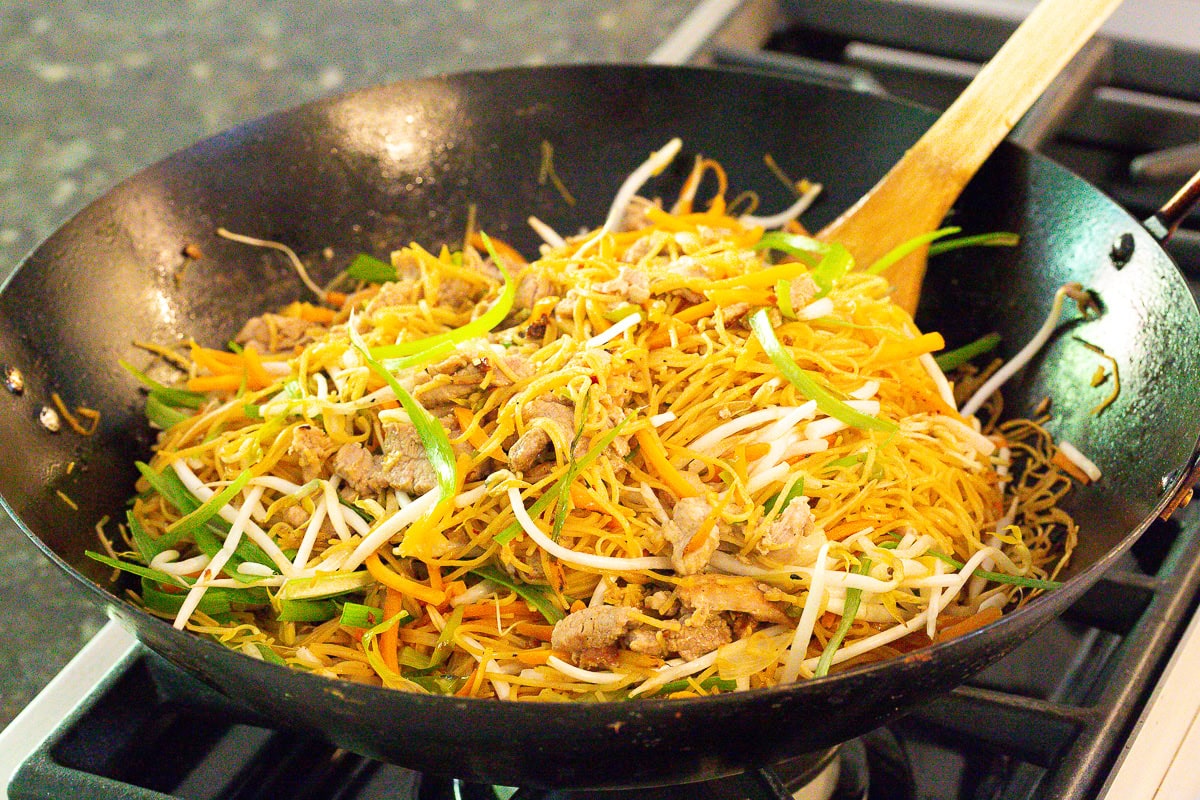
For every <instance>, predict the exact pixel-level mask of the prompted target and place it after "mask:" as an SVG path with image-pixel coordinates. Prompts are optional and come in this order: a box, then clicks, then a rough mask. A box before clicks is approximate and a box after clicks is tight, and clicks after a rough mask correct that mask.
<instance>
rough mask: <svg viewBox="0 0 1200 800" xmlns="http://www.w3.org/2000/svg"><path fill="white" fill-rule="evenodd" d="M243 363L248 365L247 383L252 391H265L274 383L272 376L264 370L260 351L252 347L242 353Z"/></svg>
mask: <svg viewBox="0 0 1200 800" xmlns="http://www.w3.org/2000/svg"><path fill="white" fill-rule="evenodd" d="M242 363H244V364H245V365H246V383H247V384H248V385H249V386H250V388H251V389H265V388H267V387H268V386H270V385H271V384H272V383H274V381H272V380H271V376H270V375H269V374H267V371H266V370H265V369H263V364H262V359H261V358H259V356H258V350H257V349H256V348H255V347H253V346H252V345H251V346H247V347H246V349H245V350H243V351H242Z"/></svg>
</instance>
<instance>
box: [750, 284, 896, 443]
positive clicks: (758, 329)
mask: <svg viewBox="0 0 1200 800" xmlns="http://www.w3.org/2000/svg"><path fill="white" fill-rule="evenodd" d="M750 328H751V330H753V331H754V335H755V336H757V337H758V341H759V343H760V344H761V345H762V348H763V351H764V352H766V354H767V357H768V358H770V359H771V363H773V364H774V365H775V368H776V369H778V370H779V371H780V373H782V374H783V377H785V378H787V379H788V381H789V382H790V383H791V384H792V385H793V386H795V387H796V389H797V390H798V391H799V392H800V393H801V394H802V395H804V396H805V397H807V398H809V399H810V400H814V401H816V404H817V408H819V409H821V411H823V412H825V413H826V414H828V415H829V416H831V417H833V418H834V419H839V420H841V421H842V422H844V423H846V424H847V425H851V426H853V427H855V428H870V429H871V430H876V431H887V432H892V431H895V430H896V429H897V428H896V425H895V424H893V423H891V422H888V421H886V420H882V419H879V418H877V417H871V416H868V415H866V414H863V413H861V412H859V411H855V410H854V409H853V408H851V407H850V406H848V405H846V404H845V403H843V402H842V401H841V400H839V399H837V398H836V397H834V396H833V394H832V393H831V392H830V391H829V390H828V389H826V388H824V387H823V386H821V385H820V384H819V383H817V381H816V379H815V378H813V377H812V376H811V375H809V374H808V373H807V372H805V371H804V370H803V369H802V368H801V367H800V366H799V365H798V364H797V363H796V362H795V361H793V360H792V357H791V356H790V355H788V352H787V350H785V349H784V348H783V345H782V344H780V343H779V339H777V338H776V337H775V331H774V330H773V329H772V328H771V321H770V320H769V319H768V318H767V310H766V309H765V308H760V309H758V310H757V311H755V312H754V313H753V314H751V315H750Z"/></svg>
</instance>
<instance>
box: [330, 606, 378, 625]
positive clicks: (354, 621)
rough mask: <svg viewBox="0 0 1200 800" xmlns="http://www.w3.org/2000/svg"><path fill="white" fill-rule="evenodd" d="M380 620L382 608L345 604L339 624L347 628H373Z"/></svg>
mask: <svg viewBox="0 0 1200 800" xmlns="http://www.w3.org/2000/svg"><path fill="white" fill-rule="evenodd" d="M382 620H383V609H382V608H376V607H375V606H365V605H363V604H362V603H346V604H345V605H343V606H342V618H341V619H340V620H339V624H341V625H343V626H345V627H347V628H373V627H375V626H376V625H378V624H379V623H380V622H381V621H382Z"/></svg>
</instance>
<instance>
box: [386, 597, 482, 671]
mask: <svg viewBox="0 0 1200 800" xmlns="http://www.w3.org/2000/svg"><path fill="white" fill-rule="evenodd" d="M465 610H466V606H459V607H458V608H456V609H454V610H453V611H452V612H450V616H448V617H446V625H445V627H443V628H442V632H441V633H440V634H438V638H437V641H436V642H435V643H434V645H433V652H432V653H430V654H429V655H428V656H425V655H422V654H421V653H418V652H417V651H416V650H414V649H413V648H411V647H405V648H404V649H403V650H401V651H400V656H399V659H398V660H399V661H400V663H401V664H403V665H404V666H406V667H411V668H413V669H419V670H430V669H434V668H435V667H440V666H441V665H442V664H443V663H445V661H446V659H447V658H449V657H450V653H451V651H453V650H454V634H455V633H456V632H457V631H458V626H459V625H461V624H462V619H463V612H464V611H465Z"/></svg>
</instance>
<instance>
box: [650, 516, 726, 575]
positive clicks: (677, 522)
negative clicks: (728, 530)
mask: <svg viewBox="0 0 1200 800" xmlns="http://www.w3.org/2000/svg"><path fill="white" fill-rule="evenodd" d="M712 511H713V507H712V506H711V505H709V504H708V501H707V500H705V499H704V498H703V497H685V498H683V499H682V500H680V501H679V502H678V503H676V504H675V510H674V511H672V512H671V521H670V522H668V523H667V524H665V525H663V527H662V533H663V537H664V538H666V540H667V541H669V542H670V543H671V544H672V546H673V549H672V552H671V566H672V567H673V568H674V569H675V571H676V572H678V573H679V574H680V575H694V574H695V573H697V572H700V571H701V570H703V569H704V567H705V566H707V565H708V560H709V559H710V558H712V554H713V553H715V552H716V551H717V547H718V545H720V544H721V530H720V525H719V524H718V525H713V526H712V527H711V528H710V529H709V531H708V534H707V535H706V536H704V537H703V540H702V541H699V542H696V543H695V544H693V539H695V538H696V535H697V534H698V533H700V528H701V526H703V525H704V520H706V519H708V515H709V514H711V513H712Z"/></svg>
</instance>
